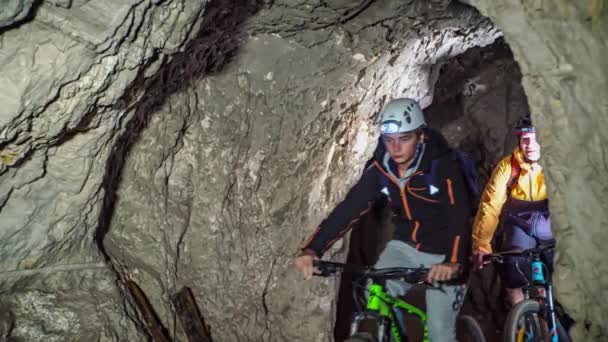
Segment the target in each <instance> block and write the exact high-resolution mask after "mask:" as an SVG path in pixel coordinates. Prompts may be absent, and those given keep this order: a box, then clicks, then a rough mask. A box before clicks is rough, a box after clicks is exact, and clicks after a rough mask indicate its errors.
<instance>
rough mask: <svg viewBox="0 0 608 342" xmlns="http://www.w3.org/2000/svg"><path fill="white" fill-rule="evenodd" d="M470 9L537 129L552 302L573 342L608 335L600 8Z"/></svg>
mask: <svg viewBox="0 0 608 342" xmlns="http://www.w3.org/2000/svg"><path fill="white" fill-rule="evenodd" d="M467 2H468V3H470V4H472V5H474V6H476V7H477V8H479V10H480V11H482V13H484V14H485V15H488V16H489V17H490V18H491V19H492V20H493V21H494V22H495V23H496V25H498V27H499V28H500V29H501V30H502V31H503V32H504V34H505V39H506V41H507V43H508V44H509V45H510V46H511V48H512V50H513V53H514V55H515V59H516V60H517V62H518V63H519V65H520V67H521V70H522V74H523V85H524V89H525V90H526V93H527V95H528V100H529V104H530V108H531V111H532V114H533V119H534V120H535V121H536V122H537V124H538V126H539V132H540V133H539V135H540V139H541V142H542V144H543V148H544V157H543V158H544V162H545V165H546V170H547V175H548V187H549V192H550V196H551V211H552V214H553V222H554V230H555V232H556V235H557V237H558V239H559V241H558V243H559V246H558V255H557V265H556V268H557V270H556V272H557V276H556V277H555V279H554V280H555V283H556V287H557V294H558V296H559V299H560V300H561V301H562V303H563V304H564V305H565V306H566V307H567V308H568V310H569V312H570V314H572V315H573V316H574V319H575V320H576V321H577V322H578V324H577V325H576V326H575V329H574V332H573V338H574V340H575V341H600V340H605V339H606V336H607V335H608V331H607V330H606V327H607V326H608V321H607V319H606V317H608V297H606V295H605V294H606V293H608V268H607V266H606V265H607V264H606V262H605V252H604V241H605V240H606V239H607V238H608V233H607V230H606V229H605V227H606V225H607V224H608V216H607V215H606V212H607V211H608V206H607V203H608V202H607V201H606V200H605V194H606V190H608V189H607V188H608V183H607V180H608V171H607V164H606V152H605V145H606V142H607V141H608V133H606V132H607V131H608V130H607V128H608V116H607V115H606V114H607V113H608V98H607V97H606V96H604V94H606V93H607V92H608V72H607V71H606V70H608V58H606V57H607V56H608V48H607V46H608V42H607V41H606V37H607V34H608V8H607V6H606V3H605V2H603V1H592V0H585V1H530V2H522V1H511V0H510V1H502V2H496V1H484V0H471V1H467Z"/></svg>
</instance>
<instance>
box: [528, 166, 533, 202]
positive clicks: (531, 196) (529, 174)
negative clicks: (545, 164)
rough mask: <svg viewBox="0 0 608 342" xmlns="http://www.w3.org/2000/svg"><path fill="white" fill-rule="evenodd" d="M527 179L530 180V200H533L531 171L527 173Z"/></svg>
mask: <svg viewBox="0 0 608 342" xmlns="http://www.w3.org/2000/svg"><path fill="white" fill-rule="evenodd" d="M530 171H532V170H530ZM528 181H529V182H530V202H534V194H532V172H529V173H528Z"/></svg>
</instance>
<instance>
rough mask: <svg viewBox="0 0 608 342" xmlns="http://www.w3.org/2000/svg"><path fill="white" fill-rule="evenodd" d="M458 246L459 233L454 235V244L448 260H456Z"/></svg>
mask: <svg viewBox="0 0 608 342" xmlns="http://www.w3.org/2000/svg"><path fill="white" fill-rule="evenodd" d="M458 246H460V235H456V237H455V238H454V246H453V247H452V258H450V262H453V263H455V262H457V261H458Z"/></svg>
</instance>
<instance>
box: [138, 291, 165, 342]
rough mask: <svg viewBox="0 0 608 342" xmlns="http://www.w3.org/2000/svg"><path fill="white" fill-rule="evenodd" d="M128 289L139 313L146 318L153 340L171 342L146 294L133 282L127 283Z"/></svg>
mask: <svg viewBox="0 0 608 342" xmlns="http://www.w3.org/2000/svg"><path fill="white" fill-rule="evenodd" d="M127 289H129V292H130V293H131V296H132V297H133V299H134V300H135V304H136V305H137V308H138V309H139V312H140V313H141V315H142V316H143V317H144V320H145V321H146V325H147V326H148V329H149V333H150V335H152V339H153V340H154V341H155V342H171V340H170V339H169V337H167V333H166V332H167V330H166V329H165V327H163V325H162V323H161V322H160V319H158V316H157V315H156V312H154V308H153V307H152V305H151V304H150V302H149V301H148V298H146V295H145V294H144V292H143V291H142V290H141V288H139V286H138V285H137V284H136V283H135V282H134V281H132V280H128V281H127Z"/></svg>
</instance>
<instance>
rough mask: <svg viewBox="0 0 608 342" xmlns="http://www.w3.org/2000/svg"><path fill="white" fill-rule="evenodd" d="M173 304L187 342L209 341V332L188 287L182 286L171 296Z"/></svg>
mask: <svg viewBox="0 0 608 342" xmlns="http://www.w3.org/2000/svg"><path fill="white" fill-rule="evenodd" d="M172 301H173V306H174V307H175V311H176V312H177V315H178V317H179V320H180V322H181V323H182V327H183V328H184V331H185V332H186V336H188V341H189V342H211V332H210V331H209V327H208V326H207V325H206V324H205V320H204V318H203V315H201V312H200V310H199V308H198V306H197V305H196V300H195V299H194V295H192V290H191V289H190V288H189V287H183V288H182V289H181V290H180V291H179V292H178V293H176V294H175V295H174V296H173V298H172Z"/></svg>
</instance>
